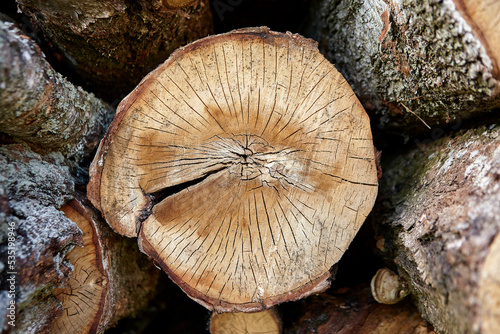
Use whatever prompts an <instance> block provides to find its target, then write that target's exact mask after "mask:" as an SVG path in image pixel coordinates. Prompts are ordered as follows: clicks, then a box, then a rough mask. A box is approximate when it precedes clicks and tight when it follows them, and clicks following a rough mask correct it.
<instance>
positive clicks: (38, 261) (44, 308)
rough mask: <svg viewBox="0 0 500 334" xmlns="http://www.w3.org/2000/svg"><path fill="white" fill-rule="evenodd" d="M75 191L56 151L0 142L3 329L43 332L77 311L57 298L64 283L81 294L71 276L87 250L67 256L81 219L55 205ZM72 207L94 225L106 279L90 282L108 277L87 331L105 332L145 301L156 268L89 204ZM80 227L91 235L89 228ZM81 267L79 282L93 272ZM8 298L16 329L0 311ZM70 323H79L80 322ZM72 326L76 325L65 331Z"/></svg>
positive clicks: (81, 241)
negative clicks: (44, 152)
mask: <svg viewBox="0 0 500 334" xmlns="http://www.w3.org/2000/svg"><path fill="white" fill-rule="evenodd" d="M73 196H74V183H73V179H72V176H71V175H70V172H69V168H68V167H67V166H65V161H64V158H63V156H62V155H61V154H60V153H50V154H48V155H45V156H40V155H39V154H36V153H33V152H32V151H30V149H29V148H28V147H27V146H24V145H21V144H15V145H6V146H2V147H0V208H1V213H0V218H1V220H0V255H1V259H0V276H1V282H2V283H1V285H0V309H1V311H2V313H1V314H0V315H1V316H2V323H1V324H0V326H1V327H0V331H3V330H5V329H7V328H11V329H14V330H15V332H16V333H37V334H38V333H47V332H49V331H50V330H51V327H52V326H53V323H54V320H55V319H56V318H57V317H60V316H62V317H64V316H67V315H68V314H71V315H74V314H75V313H79V312H80V311H81V310H80V309H78V306H77V307H73V308H71V307H68V305H64V304H63V303H62V302H61V301H60V300H58V298H59V299H61V298H60V296H61V294H63V293H65V292H66V293H67V292H68V290H67V289H69V292H70V293H74V294H75V295H78V296H82V295H84V293H82V291H80V292H77V291H76V286H77V284H76V283H75V282H74V279H75V277H77V275H78V274H81V271H82V268H81V266H80V264H81V263H80V262H79V261H78V260H83V258H84V256H83V255H82V257H80V258H77V259H75V258H74V257H72V256H70V255H71V253H72V249H73V248H74V247H75V246H78V247H80V246H83V245H84V241H85V239H84V238H82V232H81V230H80V229H79V227H78V225H77V224H75V222H73V221H72V220H70V219H68V217H66V216H65V215H64V213H63V212H62V211H60V210H58V208H60V207H61V206H63V204H64V203H65V202H67V201H68V200H70V199H71V198H72V197H73ZM73 206H74V207H76V209H75V210H79V212H81V213H82V214H83V215H85V218H86V219H88V222H89V224H90V223H91V224H92V225H93V227H94V229H95V230H94V232H95V235H94V237H93V238H91V239H92V242H95V243H96V245H97V246H98V247H100V250H101V254H100V255H99V256H97V257H96V261H97V260H99V261H100V263H101V268H103V271H104V272H105V273H106V279H105V280H100V279H95V280H94V283H95V284H103V283H105V286H106V294H103V296H104V299H103V302H102V305H99V308H100V312H99V313H100V317H99V319H97V321H96V323H95V326H93V327H91V329H93V330H94V331H97V332H103V331H104V329H105V328H106V326H111V325H112V324H114V323H116V322H117V321H118V320H119V319H121V318H123V317H125V316H128V315H130V314H133V313H134V312H137V311H138V310H140V309H141V308H143V307H144V306H145V305H146V303H147V302H148V300H149V299H150V297H151V296H152V294H153V292H154V289H155V285H156V280H157V278H158V273H159V271H158V270H157V269H156V268H154V266H153V265H152V264H151V263H150V261H149V260H148V259H147V258H146V257H145V256H144V255H143V254H141V253H140V252H139V250H138V248H137V244H136V243H135V242H134V241H133V240H129V239H125V238H122V237H120V236H118V235H116V234H115V233H113V232H112V231H111V230H110V229H109V227H108V226H107V225H106V224H105V223H104V222H102V221H101V220H99V218H98V217H96V216H94V215H93V213H92V212H91V211H90V209H86V208H83V207H82V206H81V205H78V204H77V203H74V204H73ZM73 217H74V216H73ZM75 220H76V219H75ZM85 231H87V233H88V228H87V229H85ZM9 232H10V234H9ZM9 239H10V240H9ZM13 239H15V241H14V240H13ZM9 242H12V243H13V244H10V245H9ZM87 242H88V238H87ZM10 250H14V253H15V254H14V256H15V263H14V264H12V266H11V265H9V263H8V260H11V258H8V257H7V256H8V255H11V254H9V251H10ZM79 250H80V248H79V249H78V251H79ZM68 254H69V255H68ZM74 268H75V269H78V270H80V272H77V271H73V269H74ZM86 269H87V268H83V271H84V274H87V275H88V277H86V278H85V279H83V280H82V279H81V277H80V279H81V282H83V281H85V280H89V279H90V278H95V274H91V270H87V271H86V272H85V270H86ZM12 277H13V279H14V281H13V282H14V283H13V286H15V291H10V287H11V282H10V281H8V280H7V279H10V278H12ZM86 291H87V292H88V291H90V290H89V289H87V290H86ZM9 294H13V297H12V298H11V297H10V296H9ZM11 300H15V303H16V307H15V308H16V317H15V328H14V327H10V326H7V321H8V320H9V318H7V317H6V314H4V312H6V311H7V306H8V305H9V303H10V301H11ZM61 300H62V299H61ZM73 302H74V301H73ZM85 302H86V303H87V304H85V303H83V302H82V303H83V304H82V303H81V304H80V307H82V309H85V308H90V306H89V305H90V303H89V301H88V300H85ZM72 305H73V306H75V305H76V303H73V304H72ZM82 305H83V306H82ZM75 319H76V318H75ZM72 320H74V319H72ZM73 324H77V325H80V324H81V321H75V322H74V323H73ZM89 328H90V327H89ZM66 329H67V327H66ZM55 332H58V333H61V330H56V331H55ZM76 332H81V331H72V330H69V333H76Z"/></svg>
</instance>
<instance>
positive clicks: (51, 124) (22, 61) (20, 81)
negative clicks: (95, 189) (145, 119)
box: [0, 21, 114, 163]
mask: <svg viewBox="0 0 500 334" xmlns="http://www.w3.org/2000/svg"><path fill="white" fill-rule="evenodd" d="M0 109H1V110H2V112H1V113H0V131H2V132H5V133H7V134H9V135H11V136H13V137H16V138H19V139H22V140H25V141H27V142H29V143H34V144H36V145H38V148H39V149H40V148H41V149H42V150H43V151H45V152H46V151H58V152H61V153H62V154H63V155H64V156H65V157H67V158H69V159H71V160H72V161H73V162H76V163H77V162H79V161H80V160H81V159H82V158H83V157H84V156H86V155H88V154H89V153H90V152H92V151H93V150H94V149H95V148H96V147H97V144H98V142H99V139H100V138H101V137H102V136H103V135H104V132H105V131H106V129H107V127H108V125H109V123H110V122H111V119H112V117H113V115H114V110H113V109H112V108H111V107H110V106H109V105H107V104H105V103H104V102H102V101H101V100H99V99H97V98H96V97H94V95H93V94H89V93H87V92H85V91H83V90H82V89H81V88H80V87H76V86H74V85H73V84H71V83H70V82H68V81H67V80H66V79H65V78H63V77H62V76H61V75H60V74H59V73H57V72H56V71H54V70H53V69H52V67H51V66H50V65H49V63H48V62H47V61H46V60H45V58H44V56H43V54H42V52H41V51H40V48H39V47H38V46H37V45H36V44H35V43H34V42H33V41H32V40H31V39H29V38H28V37H27V36H26V35H25V34H24V33H23V32H21V31H20V30H19V29H17V28H16V27H15V26H14V25H13V24H12V23H8V22H1V21H0Z"/></svg>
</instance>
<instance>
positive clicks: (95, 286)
mask: <svg viewBox="0 0 500 334" xmlns="http://www.w3.org/2000/svg"><path fill="white" fill-rule="evenodd" d="M77 197H80V198H81V197H82V196H81V195H80V194H78V195H77ZM61 211H62V212H64V214H65V215H66V217H67V218H69V219H71V221H73V222H75V223H76V224H77V225H78V227H79V228H80V229H81V231H82V232H83V247H76V248H74V249H73V250H72V251H71V252H70V253H69V254H68V256H67V257H66V260H67V261H69V263H71V264H72V265H73V268H74V269H73V275H72V276H71V279H70V280H69V285H68V286H67V287H65V288H61V289H57V290H55V291H54V293H53V295H54V296H55V297H56V298H57V299H58V300H60V302H61V303H62V305H63V312H62V316H61V317H59V318H57V319H55V320H54V322H53V323H52V327H51V333H58V334H59V333H61V334H62V333H104V332H105V331H106V330H107V329H109V328H110V327H112V326H114V325H115V324H116V323H117V322H118V320H120V319H122V318H124V317H127V316H130V315H133V314H136V313H137V312H138V311H140V310H143V309H144V308H145V307H146V306H147V304H148V302H149V301H150V299H151V298H152V296H153V294H154V292H156V291H155V288H156V284H157V281H158V276H159V271H158V270H157V269H156V268H155V267H154V266H153V264H152V263H151V262H150V261H148V260H147V258H146V256H144V254H142V253H140V252H139V250H138V248H137V244H136V243H135V242H134V241H133V240H130V239H126V238H122V237H121V236H119V235H117V234H116V233H113V232H112V231H111V230H110V228H109V226H107V224H106V223H105V222H104V221H102V219H101V218H100V217H99V216H98V215H97V213H96V212H95V210H93V209H91V208H90V207H89V206H88V201H87V202H86V201H85V200H83V199H80V200H72V201H70V202H69V203H68V204H66V205H64V206H63V207H62V208H61Z"/></svg>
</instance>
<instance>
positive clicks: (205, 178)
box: [88, 27, 377, 312]
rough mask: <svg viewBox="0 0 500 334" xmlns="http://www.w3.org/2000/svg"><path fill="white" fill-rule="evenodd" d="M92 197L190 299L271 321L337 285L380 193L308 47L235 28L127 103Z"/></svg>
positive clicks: (187, 51)
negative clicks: (270, 314)
mask: <svg viewBox="0 0 500 334" xmlns="http://www.w3.org/2000/svg"><path fill="white" fill-rule="evenodd" d="M88 192H89V198H90V200H91V201H92V202H93V203H94V205H95V206H96V207H97V208H99V209H100V210H101V211H102V212H103V215H104V217H105V218H106V220H107V222H108V223H109V224H110V226H111V227H112V228H113V229H115V230H116V231H117V232H119V233H121V234H123V235H127V236H138V238H139V239H138V242H139V247H140V248H141V250H143V251H144V252H145V253H146V254H148V255H150V256H151V257H152V258H154V259H155V260H156V261H157V262H158V263H159V264H160V265H161V266H162V268H163V269H164V270H165V271H166V272H167V273H168V274H169V276H170V277H171V278H172V280H174V281H175V282H176V283H177V284H178V285H179V286H181V288H182V289H183V290H184V291H185V292H186V293H187V294H188V295H189V296H190V297H191V298H193V299H195V300H197V301H198V302H199V303H201V304H202V305H204V306H206V307H207V308H209V309H214V310H216V311H219V312H229V311H244V312H252V311H258V310H262V309H265V308H268V307H271V306H272V305H275V304H277V303H281V302H284V301H289V300H296V299H299V298H303V297H305V296H307V295H309V294H311V293H315V292H319V291H322V290H324V289H326V287H327V286H328V285H329V280H328V279H329V276H330V272H329V270H330V268H331V267H332V266H333V265H334V264H335V263H337V262H338V260H339V259H340V257H341V256H342V255H343V253H344V252H345V250H346V249H347V247H348V245H349V243H350V242H351V241H352V239H353V238H354V236H355V234H356V233H357V231H358V229H359V227H360V226H361V224H362V223H363V221H364V220H365V218H366V216H367V215H368V213H369V211H370V210H371V208H372V205H373V202H374V200H375V196H376V193H377V170H376V166H375V159H374V149H373V143H372V138H371V131H370V125H369V120H368V117H367V115H366V113H365V111H364V110H363V108H361V105H360V104H359V101H358V100H357V99H356V97H355V95H354V94H353V92H352V90H351V89H350V88H349V86H348V85H347V83H346V82H345V80H344V79H343V78H342V76H341V75H340V74H339V73H338V72H337V71H336V70H335V68H334V66H333V65H332V64H330V63H328V61H326V60H325V58H324V57H323V56H322V55H321V54H320V53H319V52H318V49H317V46H316V44H315V43H314V42H313V41H311V40H309V39H305V38H303V37H302V36H300V35H292V34H290V33H288V34H281V33H276V32H272V31H269V29H268V28H265V27H261V28H247V29H240V30H235V31H232V32H229V33H226V34H221V35H217V36H212V37H209V38H205V39H202V40H199V41H197V42H195V43H192V44H190V45H188V46H186V47H184V48H182V49H180V50H179V51H177V52H175V53H174V54H173V55H172V56H171V57H170V58H169V59H168V60H167V61H166V62H165V63H164V64H162V65H161V66H160V67H158V68H157V69H156V70H155V71H153V72H151V73H150V74H149V75H148V76H147V77H146V78H145V79H144V80H143V81H142V82H141V84H140V85H139V86H138V87H137V88H136V89H135V90H134V91H133V92H132V93H131V94H130V95H129V96H128V97H127V98H126V99H124V100H123V101H122V102H121V104H120V105H119V107H118V112H117V116H116V117H115V119H114V121H113V124H112V125H111V127H110V130H109V131H108V134H107V135H106V137H105V139H104V140H103V141H102V143H101V145H100V148H99V150H98V153H97V155H96V157H95V159H94V162H93V164H92V167H91V181H90V183H89V186H88Z"/></svg>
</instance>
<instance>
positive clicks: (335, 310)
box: [285, 286, 435, 334]
mask: <svg viewBox="0 0 500 334" xmlns="http://www.w3.org/2000/svg"><path fill="white" fill-rule="evenodd" d="M299 310H300V314H301V316H300V318H299V319H297V320H296V321H295V322H294V323H293V325H291V326H289V327H286V328H285V333H295V334H306V333H316V334H331V333H336V334H357V333H370V334H376V333H380V334H383V333H405V334H435V332H434V331H433V329H432V326H430V325H429V323H428V322H427V321H425V320H424V319H422V317H421V316H420V314H419V312H418V310H417V309H416V307H415V306H414V305H413V304H411V303H410V302H408V301H403V302H400V303H398V304H396V305H383V304H379V303H377V302H375V301H374V300H373V298H371V295H370V288H369V287H368V286H357V287H355V288H352V289H349V290H347V291H345V290H344V291H340V290H339V291H338V292H334V293H333V294H332V295H330V294H322V295H319V296H314V297H311V298H309V299H308V300H305V301H304V302H303V305H301V307H300V308H299Z"/></svg>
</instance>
